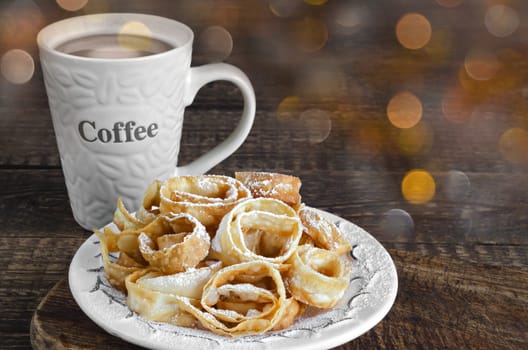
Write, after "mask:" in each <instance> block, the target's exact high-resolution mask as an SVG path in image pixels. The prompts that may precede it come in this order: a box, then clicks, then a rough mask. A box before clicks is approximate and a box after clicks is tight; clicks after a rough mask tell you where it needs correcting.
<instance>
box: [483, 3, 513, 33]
mask: <svg viewBox="0 0 528 350" xmlns="http://www.w3.org/2000/svg"><path fill="white" fill-rule="evenodd" d="M484 24H485V25H486V28H487V29H488V31H489V32H490V34H491V35H493V36H496V37H499V38H504V37H507V36H509V35H512V34H513V33H514V32H516V31H517V29H518V28H519V25H520V18H519V14H518V13H517V11H515V10H514V9H513V8H511V7H510V6H507V5H493V6H490V7H489V8H488V10H487V11H486V15H485V17H484Z"/></svg>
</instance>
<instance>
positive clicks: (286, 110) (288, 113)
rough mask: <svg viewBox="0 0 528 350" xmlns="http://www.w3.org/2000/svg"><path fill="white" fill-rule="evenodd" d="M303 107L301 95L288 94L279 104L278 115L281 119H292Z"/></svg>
mask: <svg viewBox="0 0 528 350" xmlns="http://www.w3.org/2000/svg"><path fill="white" fill-rule="evenodd" d="M300 109H301V99H300V98H299V96H286V97H285V98H283V99H282V101H281V102H280V103H279V105H278V106H277V117H278V118H279V119H280V120H291V119H293V118H295V117H297V116H298V114H299V112H300Z"/></svg>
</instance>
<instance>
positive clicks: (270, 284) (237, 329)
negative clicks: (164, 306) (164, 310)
mask: <svg viewBox="0 0 528 350" xmlns="http://www.w3.org/2000/svg"><path fill="white" fill-rule="evenodd" d="M180 301H181V304H180V306H181V307H182V308H183V309H185V310H186V311H187V312H189V313H191V314H192V315H193V316H195V317H196V318H197V319H198V320H199V321H200V323H201V324H202V326H203V327H205V328H207V329H209V330H211V331H213V332H215V333H217V334H221V335H228V336H242V335H250V334H261V333H263V332H266V331H268V330H270V329H272V328H273V327H274V326H275V325H277V324H278V322H279V321H280V320H281V318H282V316H283V314H284V311H285V307H286V290H285V288H284V283H283V280H282V277H281V274H280V272H279V270H278V269H277V268H276V267H275V266H274V265H272V264H270V263H267V262H264V261H251V262H245V263H241V264H236V265H232V266H228V267H225V268H223V269H221V270H220V271H218V272H217V273H216V274H215V275H213V277H212V278H211V279H210V280H209V282H207V284H206V285H205V286H204V289H203V294H202V298H201V303H200V304H201V307H202V308H203V309H200V308H198V307H196V306H195V305H193V303H192V300H191V299H188V298H180Z"/></svg>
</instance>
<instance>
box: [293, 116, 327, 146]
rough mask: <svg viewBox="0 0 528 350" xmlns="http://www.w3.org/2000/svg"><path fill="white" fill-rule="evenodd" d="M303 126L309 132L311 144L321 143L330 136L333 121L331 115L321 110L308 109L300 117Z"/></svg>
mask: <svg viewBox="0 0 528 350" xmlns="http://www.w3.org/2000/svg"><path fill="white" fill-rule="evenodd" d="M300 122H301V125H303V126H304V127H305V129H306V131H307V133H308V134H307V135H308V141H309V142H310V143H314V144H315V143H321V142H323V141H324V140H326V138H327V137H328V136H329V135H330V131H331V130H332V119H331V118H330V113H329V112H327V111H323V110H321V109H308V110H306V111H303V112H302V113H301V116H300Z"/></svg>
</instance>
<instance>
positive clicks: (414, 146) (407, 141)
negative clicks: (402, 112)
mask: <svg viewBox="0 0 528 350" xmlns="http://www.w3.org/2000/svg"><path fill="white" fill-rule="evenodd" d="M433 140H434V132H433V129H432V128H430V127H429V125H428V124H426V123H424V122H421V123H419V124H417V125H416V126H414V127H412V128H409V129H401V130H400V133H399V137H398V147H399V150H400V151H401V152H402V153H403V154H405V155H407V156H415V155H418V154H424V153H426V152H428V151H430V150H431V148H432V146H433Z"/></svg>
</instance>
